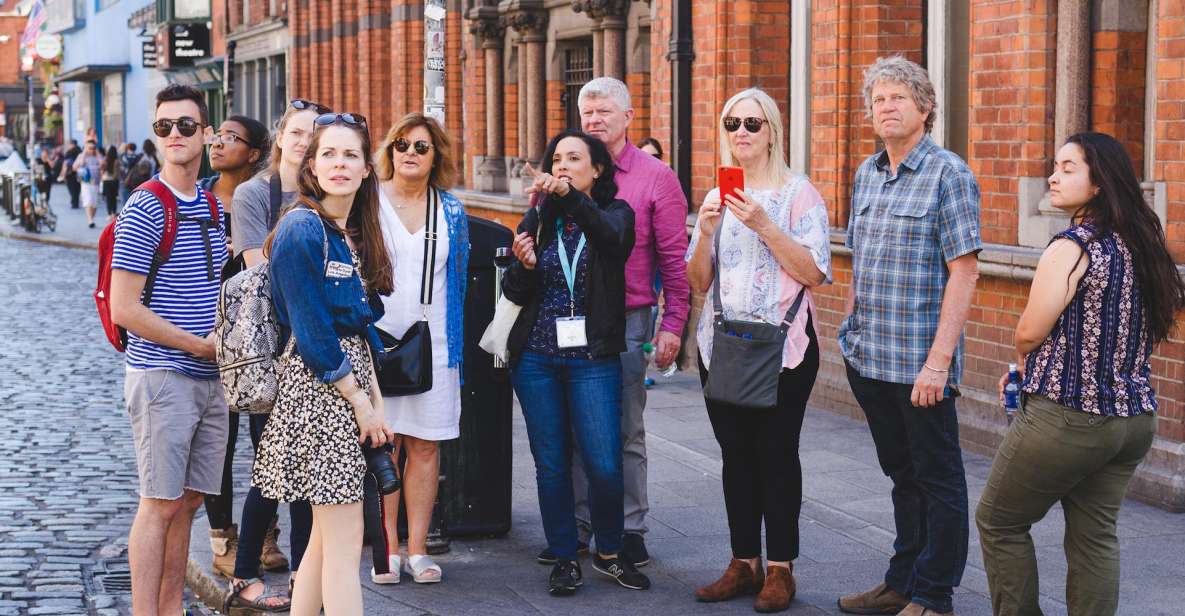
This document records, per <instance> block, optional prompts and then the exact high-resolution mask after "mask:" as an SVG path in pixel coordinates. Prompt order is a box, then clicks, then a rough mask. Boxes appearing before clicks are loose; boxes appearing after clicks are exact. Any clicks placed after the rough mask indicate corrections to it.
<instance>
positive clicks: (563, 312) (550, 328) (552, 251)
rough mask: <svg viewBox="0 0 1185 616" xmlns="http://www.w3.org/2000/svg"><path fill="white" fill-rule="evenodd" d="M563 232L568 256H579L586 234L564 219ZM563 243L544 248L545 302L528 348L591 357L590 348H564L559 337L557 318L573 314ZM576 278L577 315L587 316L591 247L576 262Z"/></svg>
mask: <svg viewBox="0 0 1185 616" xmlns="http://www.w3.org/2000/svg"><path fill="white" fill-rule="evenodd" d="M564 221H565V223H566V224H564V228H563V231H562V235H563V238H564V248H565V251H566V252H567V253H568V259H569V261H571V259H572V258H573V257H574V256H575V255H576V246H577V244H579V242H580V236H581V235H582V233H581V231H580V227H579V226H578V225H577V224H576V223H575V222H572V221H571V220H568V219H566V218H565V219H564ZM559 246H560V243H559V242H552V243H550V244H548V245H547V246H545V247H544V248H543V255H542V259H540V262H539V266H538V267H539V268H540V270H539V276H540V279H539V282H540V288H541V289H542V290H543V301H541V302H540V303H539V317H538V318H536V319H535V326H534V327H533V328H531V335H530V337H528V338H527V349H526V350H527V351H529V352H531V353H540V354H543V355H553V356H556V357H567V358H572V359H588V347H574V348H567V349H561V348H560V347H559V344H558V343H557V342H556V338H555V320H556V318H557V317H567V316H571V314H572V307H571V305H570V303H569V302H570V297H569V295H568V282H567V280H565V279H564V270H563V268H562V267H560V251H559ZM575 278H576V281H575V282H574V283H573V291H574V295H575V300H576V311H575V312H576V316H578V317H579V316H585V312H584V310H585V308H584V294H585V290H586V289H587V288H588V246H585V247H584V250H583V251H581V253H580V259H579V260H578V261H577V262H576V276H575Z"/></svg>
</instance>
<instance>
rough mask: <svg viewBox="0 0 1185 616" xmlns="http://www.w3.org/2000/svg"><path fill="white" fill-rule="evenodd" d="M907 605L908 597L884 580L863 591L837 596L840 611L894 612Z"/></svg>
mask: <svg viewBox="0 0 1185 616" xmlns="http://www.w3.org/2000/svg"><path fill="white" fill-rule="evenodd" d="M908 605H909V599H906V598H905V596H904V595H902V594H901V593H899V592H897V591H895V590H893V589H892V588H889V587H888V585H886V584H885V583H884V582H881V583H880V584H877V585H876V586H873V587H872V588H869V589H868V590H866V591H864V592H858V593H855V594H852V595H844V596H842V597H840V598H839V609H840V611H843V612H847V613H849V614H896V613H898V612H900V611H901V610H903V609H905V607H906V606H908Z"/></svg>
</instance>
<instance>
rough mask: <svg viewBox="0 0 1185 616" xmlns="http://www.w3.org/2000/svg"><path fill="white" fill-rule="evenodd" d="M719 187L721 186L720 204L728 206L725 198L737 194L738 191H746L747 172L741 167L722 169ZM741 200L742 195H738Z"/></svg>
mask: <svg viewBox="0 0 1185 616" xmlns="http://www.w3.org/2000/svg"><path fill="white" fill-rule="evenodd" d="M718 185H719V186H720V204H721V205H728V204H727V203H725V201H724V197H726V196H727V195H730V194H736V191H738V190H745V170H744V169H741V168H740V167H720V169H719V177H718ZM736 196H737V197H738V198H739V197H740V195H739V194H736Z"/></svg>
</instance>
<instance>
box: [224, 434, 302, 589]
mask: <svg viewBox="0 0 1185 616" xmlns="http://www.w3.org/2000/svg"><path fill="white" fill-rule="evenodd" d="M267 418H268V416H267V415H248V416H247V426H248V427H249V429H250V431H251V432H250V434H251V447H252V449H253V450H255V451H258V450H259V440H260V438H262V437H263V428H264V427H265V426H267ZM238 433H239V414H238V413H231V414H230V434H229V435H228V438H227V443H226V459H225V461H224V464H223V467H222V469H223V470H222V493H221V494H219V495H207V496H206V498H205V500H206V515H207V516H208V517H209V518H210V528H228V527H229V526H230V525H231V524H232V523H233V521H234V513H233V511H232V507H233V504H234V475H233V472H232V464H231V463H232V461H233V460H234V456H235V441H236V440H237V439H238ZM277 509H279V503H278V502H277V501H274V500H272V499H270V498H264V497H263V494H262V493H260V491H259V488H256V487H254V486H252V487H251V489H250V490H248V491H247V498H246V500H245V501H244V502H243V519H242V521H241V522H240V524H239V551H238V554H237V555H236V556H235V577H237V578H239V579H249V578H253V577H256V576H258V575H259V559H260V555H261V554H262V553H263V540H264V538H265V536H266V534H267V529H268V527H269V526H271V523H272V519H273V518H275V517H276V510H277ZM288 512H289V514H290V515H291V517H292V528H291V529H290V530H289V533H288V538H289V541H290V542H291V544H292V559H291V561H290V563H291V565H292V570H293V571H295V570H297V569H299V568H300V561H301V559H303V558H304V551H305V548H307V547H308V545H309V535H310V534H311V533H312V530H313V509H312V507H311V506H309V503H308V502H307V501H298V502H295V503H291V504H289V506H288Z"/></svg>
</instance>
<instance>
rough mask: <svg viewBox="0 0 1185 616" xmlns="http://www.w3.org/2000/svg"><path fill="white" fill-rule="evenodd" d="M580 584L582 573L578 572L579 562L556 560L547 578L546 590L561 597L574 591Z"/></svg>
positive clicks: (581, 582) (581, 583) (582, 582)
mask: <svg viewBox="0 0 1185 616" xmlns="http://www.w3.org/2000/svg"><path fill="white" fill-rule="evenodd" d="M582 585H584V574H582V573H581V572H580V563H578V562H576V561H574V560H563V561H557V562H556V564H555V566H554V567H552V568H551V575H550V576H548V578H547V592H548V593H550V594H553V595H558V596H561V597H562V596H567V595H570V594H572V593H574V592H576V589H577V588H580V587H581V586H582Z"/></svg>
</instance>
